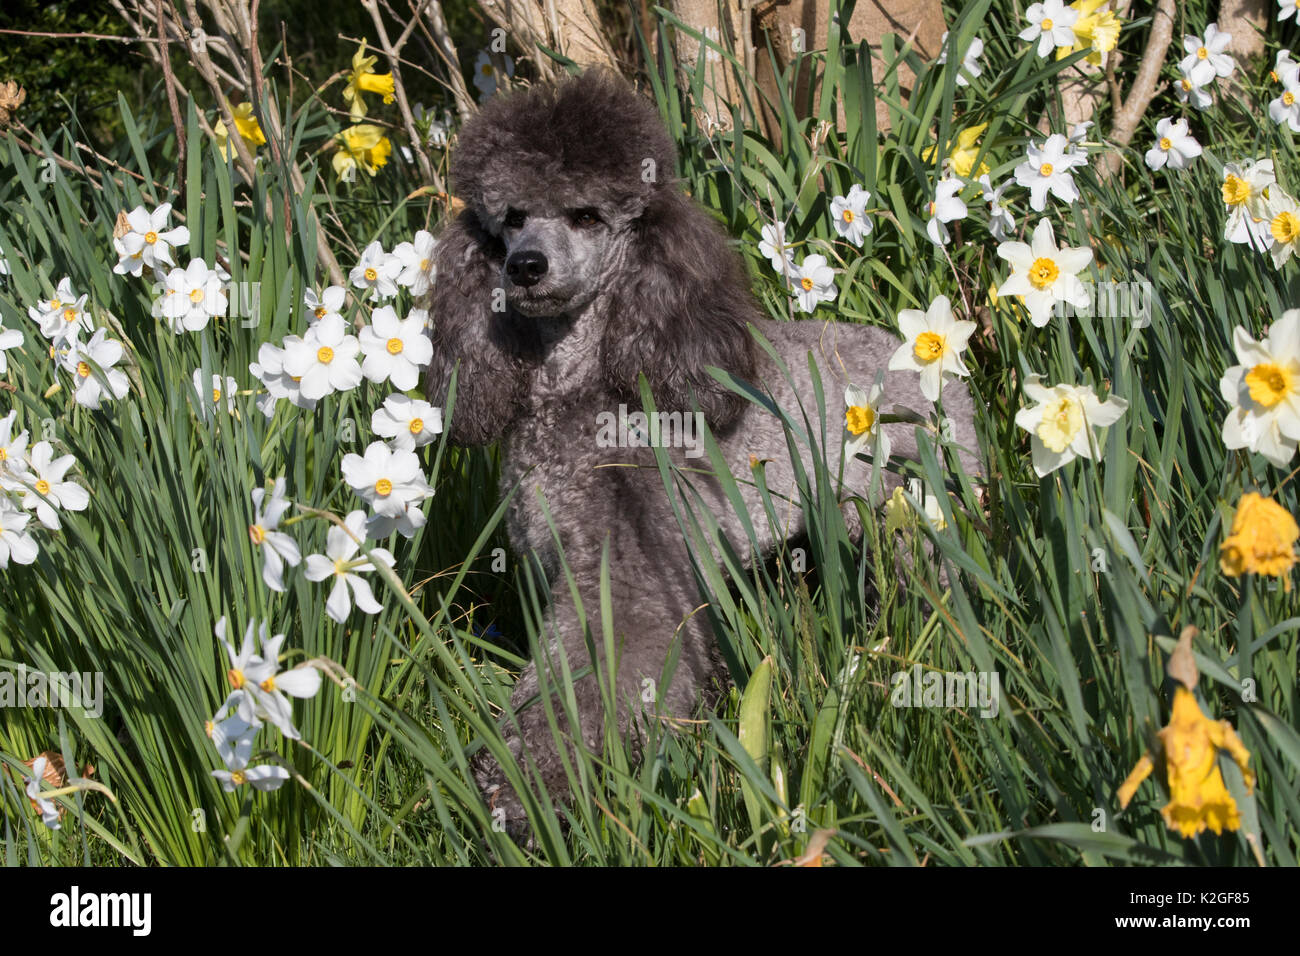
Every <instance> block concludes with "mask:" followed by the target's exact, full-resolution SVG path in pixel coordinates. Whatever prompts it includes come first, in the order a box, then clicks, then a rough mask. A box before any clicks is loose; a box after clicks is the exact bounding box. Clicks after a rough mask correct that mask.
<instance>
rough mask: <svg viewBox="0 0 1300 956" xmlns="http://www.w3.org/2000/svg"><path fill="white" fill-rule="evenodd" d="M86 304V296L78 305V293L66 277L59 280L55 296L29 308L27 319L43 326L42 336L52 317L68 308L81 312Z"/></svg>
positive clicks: (70, 280)
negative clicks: (47, 322) (73, 289)
mask: <svg viewBox="0 0 1300 956" xmlns="http://www.w3.org/2000/svg"><path fill="white" fill-rule="evenodd" d="M85 302H86V296H82V297H81V304H80V305H79V304H78V302H77V293H75V292H73V291H72V279H71V278H69V277H68V276H64V277H63V278H62V279H60V280H59V284H58V285H57V286H55V289H54V295H52V296H50V298H48V299H45V300H43V301H41V302H38V303H36V305H33V306H29V307H28V309H27V317H28V318H30V319H31V320H32V321H33V322H35V323H36V324H37V325H39V326H41V327H42V334H44V326H45V323H46V321H47V320H48V319H49V318H50V317H52V316H56V315H58V314H59V313H61V312H62V311H63V310H64V309H65V308H67V307H68V306H72V307H74V308H76V309H77V311H81V306H82V305H84V304H85ZM48 337H49V336H46V338H48Z"/></svg>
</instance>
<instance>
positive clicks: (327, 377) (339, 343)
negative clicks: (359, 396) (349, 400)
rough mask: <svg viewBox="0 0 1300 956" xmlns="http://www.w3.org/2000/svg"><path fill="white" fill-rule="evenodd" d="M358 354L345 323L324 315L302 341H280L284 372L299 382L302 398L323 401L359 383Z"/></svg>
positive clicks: (359, 345) (357, 343)
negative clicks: (326, 397) (282, 347)
mask: <svg viewBox="0 0 1300 956" xmlns="http://www.w3.org/2000/svg"><path fill="white" fill-rule="evenodd" d="M360 351H361V344H360V343H359V342H358V341H357V337H356V336H355V335H349V334H348V332H347V323H345V322H344V321H343V319H342V318H340V317H339V316H337V315H333V316H331V315H327V316H326V317H325V318H323V319H321V320H320V321H319V322H317V323H316V324H315V325H313V326H312V327H311V328H310V329H308V330H307V334H306V335H304V336H303V337H302V338H300V339H299V338H296V337H293V336H291V337H289V338H287V339H285V340H284V371H285V373H286V374H288V375H289V376H290V377H292V378H296V379H298V380H299V384H300V387H301V390H302V396H303V398H308V399H320V398H324V397H325V396H326V395H328V394H330V393H331V392H346V391H348V390H349V389H353V388H356V387H357V386H358V385H360V384H361V365H360V364H359V363H358V362H357V353H358V352H360Z"/></svg>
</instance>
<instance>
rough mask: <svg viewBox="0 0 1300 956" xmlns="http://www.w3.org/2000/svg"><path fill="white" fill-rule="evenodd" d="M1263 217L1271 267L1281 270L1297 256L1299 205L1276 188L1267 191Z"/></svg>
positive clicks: (1299, 228) (1299, 231)
mask: <svg viewBox="0 0 1300 956" xmlns="http://www.w3.org/2000/svg"><path fill="white" fill-rule="evenodd" d="M1264 209H1265V213H1264V217H1265V219H1266V221H1267V222H1268V234H1269V238H1270V239H1272V243H1271V244H1270V245H1269V247H1268V251H1269V255H1271V256H1272V257H1273V265H1274V266H1276V267H1277V268H1279V269H1281V268H1282V266H1283V265H1285V264H1286V261H1287V260H1288V259H1290V258H1291V257H1292V256H1293V255H1296V254H1297V245H1298V244H1300V204H1297V203H1296V201H1295V199H1293V198H1292V197H1291V196H1288V195H1287V194H1286V193H1284V192H1283V191H1282V190H1281V189H1280V188H1278V187H1277V186H1273V187H1272V188H1271V189H1270V190H1269V198H1268V200H1267V201H1266V202H1265V204H1264Z"/></svg>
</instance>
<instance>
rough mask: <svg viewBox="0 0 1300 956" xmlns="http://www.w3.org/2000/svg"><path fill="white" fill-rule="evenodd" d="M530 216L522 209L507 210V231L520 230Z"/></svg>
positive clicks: (512, 208)
mask: <svg viewBox="0 0 1300 956" xmlns="http://www.w3.org/2000/svg"><path fill="white" fill-rule="evenodd" d="M527 218H528V214H527V213H526V212H524V211H523V210H522V209H515V208H514V207H513V206H512V207H511V208H509V209H507V210H506V220H505V227H506V228H507V229H518V228H519V227H520V226H522V225H523V224H524V220H525V219H527Z"/></svg>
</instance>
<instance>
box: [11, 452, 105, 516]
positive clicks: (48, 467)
mask: <svg viewBox="0 0 1300 956" xmlns="http://www.w3.org/2000/svg"><path fill="white" fill-rule="evenodd" d="M76 463H77V459H76V458H74V457H73V456H72V455H63V456H62V457H60V458H55V457H54V448H53V446H52V445H51V444H50V443H49V442H47V441H38V442H37V443H36V444H35V445H33V446H32V450H31V453H30V454H28V456H27V465H28V467H29V469H30V475H29V476H28V478H27V481H26V482H25V484H26V485H27V493H26V494H25V495H23V500H22V506H23V507H24V508H26V509H27V510H28V511H32V510H35V512H36V518H37V520H38V521H40V523H41V524H43V525H45V527H47V528H49V529H51V530H52V531H58V530H59V513H58V511H57V510H56V509H59V508H62V509H64V510H66V511H85V510H86V508H87V506H88V505H89V504H90V494H89V493H88V492H87V491H86V489H85V488H83V487H81V485H79V484H77V483H76V482H75V481H64V480H63V476H64V475H66V474H67V473H68V470H69V469H70V468H72V466H73V465H75V464H76Z"/></svg>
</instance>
